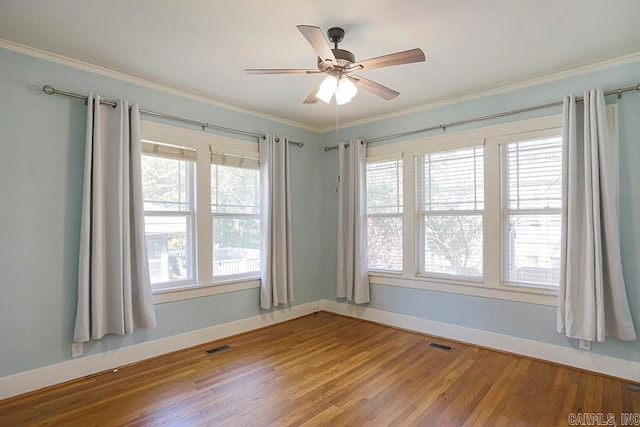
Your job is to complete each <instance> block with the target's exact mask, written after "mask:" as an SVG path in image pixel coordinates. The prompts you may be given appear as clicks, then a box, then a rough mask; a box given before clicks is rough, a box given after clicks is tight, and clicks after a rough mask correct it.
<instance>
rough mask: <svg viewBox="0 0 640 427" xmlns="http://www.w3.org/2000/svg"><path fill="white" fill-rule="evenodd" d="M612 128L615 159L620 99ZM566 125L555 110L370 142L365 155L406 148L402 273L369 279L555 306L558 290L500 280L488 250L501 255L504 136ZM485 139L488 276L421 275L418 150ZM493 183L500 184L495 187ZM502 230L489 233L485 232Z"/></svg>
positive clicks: (612, 110)
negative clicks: (471, 278) (416, 173)
mask: <svg viewBox="0 0 640 427" xmlns="http://www.w3.org/2000/svg"><path fill="white" fill-rule="evenodd" d="M607 115H608V124H609V133H610V135H609V136H610V138H611V141H612V142H613V147H612V148H613V153H614V157H615V159H616V161H617V159H618V158H617V154H618V112H617V105H616V104H611V105H608V106H607ZM561 128H562V115H561V114H555V115H550V116H544V117H537V118H533V119H524V120H519V121H513V122H509V123H504V124H499V125H493V126H487V127H483V128H477V129H471V130H465V131H458V132H451V133H447V134H442V135H436V136H429V137H424V138H420V139H414V140H409V141H401V142H397V143H391V144H386V145H377V146H372V147H370V148H368V149H367V157H368V158H369V157H372V158H385V156H391V155H392V154H393V153H399V152H401V153H402V159H403V170H404V174H403V180H404V182H403V188H404V197H403V200H404V215H403V224H405V226H404V227H403V236H402V237H403V254H404V255H403V258H404V263H403V265H404V268H403V271H402V274H396V273H386V272H381V271H371V272H369V280H370V282H371V283H375V284H381V285H388V286H398V287H406V288H414V289H423V290H429V291H437V292H447V293H454V294H462V295H473V296H480V297H487V298H495V299H502V300H509V301H518V302H526V303H532V304H540V305H548V306H556V305H557V290H555V289H548V288H544V287H530V286H524V285H520V284H511V283H501V275H502V272H501V268H502V265H501V262H489V258H490V257H491V256H492V255H490V254H497V255H498V256H499V258H500V259H501V258H502V252H501V245H502V238H501V233H502V224H501V221H502V212H501V205H500V197H501V191H500V152H499V150H500V142H504V141H506V140H513V139H514V138H515V137H517V136H518V135H522V134H527V137H528V136H530V135H535V133H540V134H548V133H549V132H550V131H551V132H557V130H558V129H561ZM482 140H484V141H485V155H484V158H485V176H484V179H485V199H484V208H485V212H484V215H485V221H484V235H485V239H484V248H483V249H484V255H483V258H484V263H485V265H484V280H482V281H481V282H472V281H461V280H448V279H441V278H434V277H423V276H418V275H417V274H416V273H417V268H416V267H417V265H418V259H417V256H418V254H417V250H416V249H417V247H416V233H415V230H416V227H417V226H418V224H417V222H416V221H418V219H419V218H418V216H417V215H416V212H415V182H414V169H415V164H414V162H413V158H414V156H416V155H420V154H424V153H428V152H433V151H442V150H443V149H455V148H462V147H466V146H472V145H478V143H479V141H482ZM491 189H496V190H495V191H492V190H491ZM491 235H493V236H498V238H495V239H488V238H486V236H491Z"/></svg>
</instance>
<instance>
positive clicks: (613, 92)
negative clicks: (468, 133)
mask: <svg viewBox="0 0 640 427" xmlns="http://www.w3.org/2000/svg"><path fill="white" fill-rule="evenodd" d="M634 90H635V91H638V92H640V84H637V85H635V86H629V87H625V88H620V89H615V90H610V91H608V92H605V93H604V94H605V96H607V95H618V98H622V94H623V93H625V92H631V91H634ZM576 100H577V101H582V100H583V97H577V98H576ZM562 103H563V101H557V102H550V103H548V104H542V105H534V106H532V107H525V108H520V109H517V110H511V111H505V112H503V113H496V114H490V115H488V116H480V117H474V118H472V119H466V120H459V121H457V122H451V123H445V124H441V125H436V126H431V127H428V128H424V129H417V130H411V131H408V132H401V133H394V134H392V135H386V136H379V137H377V138H372V139H367V140H364V141H363V142H364V143H365V144H368V143H370V142H377V141H384V140H387V139H392V138H398V137H401V136H407V135H413V134H416V133H423V132H429V131H432V130H436V129H442V130H443V131H445V130H447V128H450V127H452V126H459V125H464V124H467V123H473V122H480V121H483V120H489V119H495V118H498V117H505V116H511V115H513V114H520V113H526V112H528V111H535V110H542V109H543V108H549V107H557V106H559V105H562ZM337 149H338V146H337V145H332V146H330V147H324V151H331V150H337Z"/></svg>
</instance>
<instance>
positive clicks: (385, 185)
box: [367, 159, 402, 214]
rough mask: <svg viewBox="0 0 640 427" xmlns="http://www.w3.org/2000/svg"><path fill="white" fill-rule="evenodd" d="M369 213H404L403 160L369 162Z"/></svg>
mask: <svg viewBox="0 0 640 427" xmlns="http://www.w3.org/2000/svg"><path fill="white" fill-rule="evenodd" d="M367 213H369V214H375V213H402V160H400V159H397V160H389V161H384V162H375V163H367Z"/></svg>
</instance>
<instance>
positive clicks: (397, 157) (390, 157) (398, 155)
mask: <svg viewBox="0 0 640 427" xmlns="http://www.w3.org/2000/svg"><path fill="white" fill-rule="evenodd" d="M369 151H370V150H368V149H367V160H366V162H367V167H368V165H369V164H372V163H381V162H386V161H400V162H401V165H402V171H403V176H401V177H400V179H401V180H402V181H404V167H405V166H404V158H403V152H391V153H386V154H382V155H376V154H375V150H374V151H373V154H372V155H369V154H368V153H369ZM398 185H399V184H398ZM400 186H401V187H402V185H400ZM401 196H402V204H401V205H400V206H398V208H399V210H400V211H401V212H397V213H371V214H370V213H369V211H368V208H369V206H368V203H369V202H368V200H367V215H366V216H367V227H368V223H369V218H400V224H401V228H402V230H404V228H405V227H404V209H405V207H404V206H405V195H404V188H403V190H402V194H401ZM367 231H368V230H367ZM401 242H402V248H401V252H402V267H401V268H400V270H390V269H379V268H368V271H369V272H379V273H386V274H393V275H399V274H402V272H403V271H404V265H405V260H404V243H403V242H404V239H403V238H402V239H401Z"/></svg>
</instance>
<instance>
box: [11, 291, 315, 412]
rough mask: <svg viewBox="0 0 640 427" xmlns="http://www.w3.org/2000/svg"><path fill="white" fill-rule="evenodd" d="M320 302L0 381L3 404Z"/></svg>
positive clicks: (267, 322) (254, 326)
mask: <svg viewBox="0 0 640 427" xmlns="http://www.w3.org/2000/svg"><path fill="white" fill-rule="evenodd" d="M318 306H319V302H318V301H314V302H310V303H306V304H300V305H294V306H292V307H290V308H286V309H281V310H275V311H271V312H269V313H265V314H260V315H258V316H253V317H248V318H246V319H241V320H237V321H234V322H229V323H223V324H221V325H215V326H211V327H208V328H204V329H198V330H195V331H191V332H186V333H184V334H179V335H174V336H171V337H167V338H162V339H159V340H155V341H149V342H145V343H142V344H136V345H131V346H128V347H123V348H119V349H117V350H113V351H107V352H104V353H100V354H96V355H91V356H86V357H79V358H75V359H71V360H68V361H65V362H61V363H56V364H55V365H50V366H45V367H42V368H37V369H32V370H29V371H25V372H20V373H17V374H14V375H9V376H6V377H2V378H0V400H2V399H6V398H9V397H12V396H17V395H20V394H23V393H27V392H30V391H34V390H38V389H41V388H44V387H48V386H51V385H54V384H60V383H63V382H66V381H70V380H74V379H77V378H82V377H85V376H87V375H91V374H95V373H98V372H103V371H108V370H111V369H116V368H118V367H120V366H124V365H128V364H131V363H135V362H139V361H141V360H145V359H149V358H152V357H156V356H160V355H163V354H167V353H171V352H173V351H177V350H182V349H185V348H189V347H193V346H195V345H199V344H204V343H206V342H209V341H215V340H219V339H221V338H225V337H229V336H232V335H237V334H240V333H243V332H248V331H251V330H254V329H258V328H262V327H265V326H269V325H273V324H276V323H280V322H284V321H287V320H291V319H295V318H296V317H301V316H305V315H307V314H311V313H313V312H314V311H317V308H318Z"/></svg>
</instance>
